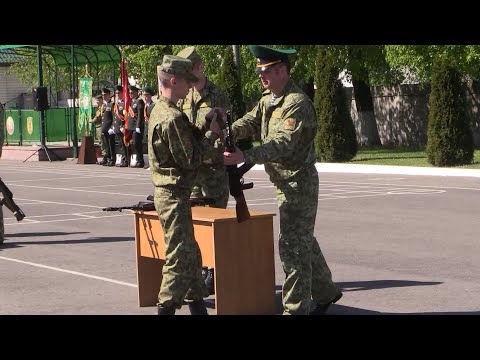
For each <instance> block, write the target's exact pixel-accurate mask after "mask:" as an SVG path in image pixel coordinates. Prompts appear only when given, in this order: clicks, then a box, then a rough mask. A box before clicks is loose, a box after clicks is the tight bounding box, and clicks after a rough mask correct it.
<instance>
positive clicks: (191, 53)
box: [177, 46, 202, 65]
mask: <svg viewBox="0 0 480 360" xmlns="http://www.w3.org/2000/svg"><path fill="white" fill-rule="evenodd" d="M177 56H180V57H183V58H185V59H188V60H190V61H191V62H192V63H193V65H196V64H200V63H201V62H202V58H201V57H200V55H198V53H197V51H196V50H195V47H194V46H189V47H186V48H185V49H183V50H181V51H180V52H179V53H178V54H177Z"/></svg>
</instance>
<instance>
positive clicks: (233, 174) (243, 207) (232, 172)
mask: <svg viewBox="0 0 480 360" xmlns="http://www.w3.org/2000/svg"><path fill="white" fill-rule="evenodd" d="M225 126H226V134H225V150H227V151H228V152H231V153H232V152H235V151H236V149H235V142H234V140H233V134H232V116H231V113H230V111H227V120H226V124H225ZM253 166H254V164H247V163H244V164H243V165H242V166H240V167H237V165H227V172H228V183H229V186H230V195H232V196H233V197H234V198H235V201H236V203H237V204H236V206H235V209H236V211H237V221H238V222H239V223H241V222H243V221H246V220H248V219H250V212H249V211H248V206H247V202H246V201H245V196H244V195H243V190H247V189H251V188H253V183H248V184H245V183H244V180H243V175H244V174H245V173H246V172H247V171H248V170H250V169H251V168H252V167H253Z"/></svg>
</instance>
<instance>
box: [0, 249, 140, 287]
mask: <svg viewBox="0 0 480 360" xmlns="http://www.w3.org/2000/svg"><path fill="white" fill-rule="evenodd" d="M0 259H2V260H7V261H13V262H17V263H20V264H25V265H31V266H35V267H39V268H44V269H49V270H55V271H60V272H64V273H67V274H72V275H78V276H83V277H86V278H90V279H96V280H102V281H106V282H111V283H114V284H119V285H125V286H131V287H135V288H136V287H137V284H131V283H127V282H125V281H119V280H113V279H109V278H106V277H102V276H95V275H90V274H85V273H81V272H78V271H72V270H65V269H61V268H57V267H53V266H48V265H42V264H37V263H33V262H30V261H23V260H18V259H13V258H9V257H5V256H0Z"/></svg>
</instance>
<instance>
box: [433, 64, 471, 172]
mask: <svg viewBox="0 0 480 360" xmlns="http://www.w3.org/2000/svg"><path fill="white" fill-rule="evenodd" d="M431 87H432V89H431V93H430V112H429V115H428V138H427V148H426V154H427V159H428V162H429V163H430V164H432V165H435V166H455V165H463V164H469V163H471V162H472V160H473V151H474V144H473V134H472V129H471V127H470V120H469V117H468V116H467V111H466V90H465V87H464V84H463V83H462V80H461V74H460V73H459V71H458V70H456V68H455V67H453V66H452V65H451V63H450V62H449V61H448V60H447V59H445V58H442V57H437V58H436V59H434V64H433V68H432V84H431Z"/></svg>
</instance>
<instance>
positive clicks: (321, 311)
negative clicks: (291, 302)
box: [310, 292, 343, 315]
mask: <svg viewBox="0 0 480 360" xmlns="http://www.w3.org/2000/svg"><path fill="white" fill-rule="evenodd" d="M342 296H343V293H341V292H339V293H338V294H337V295H336V296H335V297H334V298H333V300H332V301H330V302H328V303H326V304H317V306H316V307H315V309H313V310H312V311H310V315H325V313H326V312H327V310H328V308H329V307H330V305H332V304H334V303H336V302H337V301H338V300H340V299H341V298H342Z"/></svg>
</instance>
